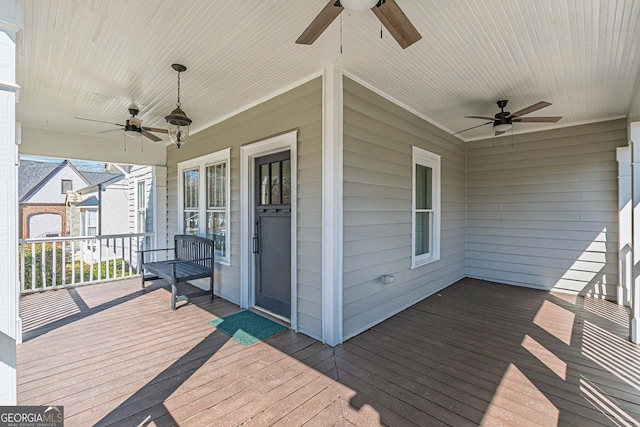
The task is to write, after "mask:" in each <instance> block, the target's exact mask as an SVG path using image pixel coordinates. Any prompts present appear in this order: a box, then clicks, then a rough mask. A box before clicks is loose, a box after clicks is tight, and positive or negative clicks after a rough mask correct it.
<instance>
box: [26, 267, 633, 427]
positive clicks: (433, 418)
mask: <svg viewBox="0 0 640 427" xmlns="http://www.w3.org/2000/svg"><path fill="white" fill-rule="evenodd" d="M161 285H162V283H161V282H156V284H154V285H152V286H150V287H149V288H148V290H147V291H146V292H141V291H140V290H139V285H138V281H137V280H125V281H121V282H112V283H107V284H100V285H94V286H87V287H81V288H76V289H71V290H59V291H50V292H46V293H42V294H35V295H29V296H26V297H23V298H22V300H21V304H20V309H21V315H22V319H23V322H24V329H25V334H24V338H25V342H24V344H22V345H20V346H19V349H18V402H19V404H23V405H45V404H52V405H53V404H55V405H63V406H64V411H65V425H66V426H68V427H70V426H89V425H99V426H108V425H125V426H135V425H145V426H146V425H157V426H171V425H181V426H206V425H213V426H227V425H228V426H237V425H247V426H266V425H278V426H287V427H288V426H297V425H307V426H333V425H340V426H349V425H357V426H369V425H389V426H403V425H420V426H435V425H451V426H467V425H469V426H471V425H526V426H529V425H544V426H555V425H575V426H581V427H584V426H593V425H595V426H598V425H629V426H633V425H639V424H640V347H638V346H635V345H632V344H630V343H629V342H628V341H627V339H626V337H627V333H628V331H627V321H628V320H627V318H628V317H627V316H628V315H627V311H626V310H625V309H623V308H621V307H618V306H616V305H614V304H611V303H608V302H605V301H601V300H595V299H589V298H580V297H574V296H569V295H563V294H557V293H547V292H543V291H535V290H530V289H523V288H516V287H511V286H506V285H499V284H494V283H488V282H482V281H477V280H471V279H465V280H462V281H460V282H458V283H456V284H454V285H452V286H450V287H449V288H447V289H445V290H443V291H442V292H440V293H439V294H437V295H434V296H432V297H430V298H428V299H426V300H424V301H422V302H420V303H418V304H416V305H414V306H413V307H411V308H409V309H408V310H405V311H403V312H402V313H400V314H398V315H396V316H394V317H393V318H391V319H389V320H387V321H385V322H384V323H382V324H380V325H378V326H376V327H374V328H373V329H371V330H369V331H367V332H365V333H363V334H360V335H358V336H357V337H355V338H353V339H351V340H349V341H347V342H346V343H345V344H343V345H341V346H337V347H335V348H331V347H327V346H325V345H323V344H321V343H319V342H318V341H316V340H314V339H311V338H309V337H307V336H305V335H303V334H297V333H294V332H292V331H286V332H284V333H281V334H279V335H276V336H275V337H272V338H270V339H268V340H266V341H263V342H259V343H256V344H254V345H251V346H248V347H244V346H242V345H241V344H239V343H237V342H236V341H234V340H231V339H229V338H228V337H227V336H226V335H224V334H222V333H221V332H219V331H217V330H216V329H215V328H213V327H212V326H210V325H209V324H208V321H209V320H211V319H213V318H216V317H221V316H225V315H227V314H231V313H233V312H235V311H238V310H239V308H238V307H237V306H235V305H234V304H231V303H229V302H227V301H224V300H222V299H217V300H216V301H214V302H213V303H212V302H210V301H209V300H208V297H207V296H206V295H205V293H203V292H202V291H200V290H197V289H196V288H193V287H191V286H189V285H185V286H184V289H183V292H188V293H190V294H191V303H190V304H188V305H186V306H184V307H181V308H179V309H178V310H176V311H175V312H171V311H170V310H169V292H168V291H167V289H165V288H163V287H162V286H161Z"/></svg>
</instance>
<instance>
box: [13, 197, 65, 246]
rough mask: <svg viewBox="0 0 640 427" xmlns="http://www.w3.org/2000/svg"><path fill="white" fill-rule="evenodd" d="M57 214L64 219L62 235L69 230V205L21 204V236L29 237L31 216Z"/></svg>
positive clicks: (22, 237)
mask: <svg viewBox="0 0 640 427" xmlns="http://www.w3.org/2000/svg"><path fill="white" fill-rule="evenodd" d="M42 213H48V214H57V215H60V217H61V219H62V226H61V228H60V235H61V236H65V235H66V231H67V207H66V206H65V205H39V204H33V205H26V204H23V205H20V238H21V239H26V238H28V237H29V218H30V217H31V216H32V215H35V214H42Z"/></svg>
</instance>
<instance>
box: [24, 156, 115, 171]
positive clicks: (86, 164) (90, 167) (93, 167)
mask: <svg viewBox="0 0 640 427" xmlns="http://www.w3.org/2000/svg"><path fill="white" fill-rule="evenodd" d="M20 158H21V159H24V160H35V161H38V162H51V163H60V162H62V161H63V160H64V159H56V158H53V157H38V156H25V155H20ZM68 160H69V162H71V164H73V166H75V168H76V169H78V170H81V171H90V172H104V171H105V170H104V165H105V163H104V162H91V161H88V160H71V159H68Z"/></svg>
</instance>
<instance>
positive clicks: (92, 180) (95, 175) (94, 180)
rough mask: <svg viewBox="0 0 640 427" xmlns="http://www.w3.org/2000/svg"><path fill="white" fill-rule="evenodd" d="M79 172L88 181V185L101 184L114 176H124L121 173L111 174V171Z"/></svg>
mask: <svg viewBox="0 0 640 427" xmlns="http://www.w3.org/2000/svg"><path fill="white" fill-rule="evenodd" d="M80 173H81V174H82V176H83V177H85V179H86V180H87V181H89V185H90V186H94V185H98V184H102V183H105V182H107V181H111V180H113V179H114V178H120V179H122V178H124V175H122V174H113V173H105V172H87V171H80Z"/></svg>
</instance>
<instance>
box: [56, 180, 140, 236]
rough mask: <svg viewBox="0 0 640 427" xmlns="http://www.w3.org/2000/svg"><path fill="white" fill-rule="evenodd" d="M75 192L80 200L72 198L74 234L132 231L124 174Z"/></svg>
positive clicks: (71, 214) (71, 219)
mask: <svg viewBox="0 0 640 427" xmlns="http://www.w3.org/2000/svg"><path fill="white" fill-rule="evenodd" d="M76 194H77V196H78V197H77V199H76V200H77V201H75V202H74V201H70V202H69V211H68V214H69V218H70V223H71V225H72V226H71V227H70V235H71V236H95V235H98V234H123V233H128V232H129V229H128V227H129V217H128V210H129V198H128V193H127V182H126V177H125V175H123V174H120V175H115V176H113V175H112V177H111V178H109V179H108V180H106V181H103V182H99V183H98V184H95V185H91V186H88V187H84V188H81V189H79V190H78V191H77V192H76Z"/></svg>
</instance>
